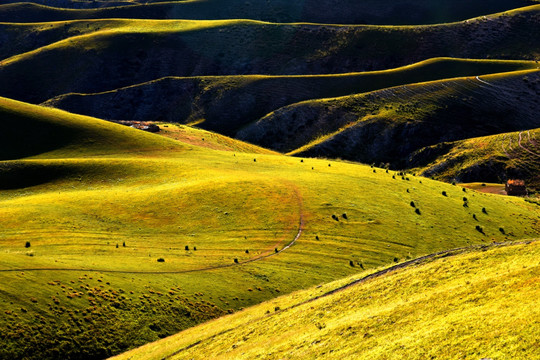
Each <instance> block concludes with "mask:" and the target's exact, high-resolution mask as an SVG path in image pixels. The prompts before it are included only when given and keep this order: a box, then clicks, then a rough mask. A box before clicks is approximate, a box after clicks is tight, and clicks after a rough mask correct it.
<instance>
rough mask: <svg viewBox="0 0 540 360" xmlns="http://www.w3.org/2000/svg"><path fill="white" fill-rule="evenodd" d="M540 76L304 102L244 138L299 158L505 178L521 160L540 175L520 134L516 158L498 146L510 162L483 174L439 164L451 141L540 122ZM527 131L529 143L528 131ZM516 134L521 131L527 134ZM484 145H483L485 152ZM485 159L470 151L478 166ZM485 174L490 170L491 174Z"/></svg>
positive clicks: (508, 75) (438, 84)
mask: <svg viewBox="0 0 540 360" xmlns="http://www.w3.org/2000/svg"><path fill="white" fill-rule="evenodd" d="M538 74H539V73H538V71H537V70H536V71H518V72H513V73H505V74H493V75H487V76H481V77H478V78H477V77H467V78H456V79H450V80H441V81H434V82H428V83H418V84H410V85H406V86H400V87H395V88H389V89H383V90H380V91H375V92H371V93H366V94H359V95H353V96H346V97H340V98H334V99H317V100H311V101H305V102H300V103H298V104H293V105H290V106H288V107H284V108H282V109H279V110H277V111H275V112H273V113H271V114H269V115H267V116H266V117H264V118H262V119H261V120H259V121H258V122H256V123H253V124H251V125H250V126H249V127H246V128H244V129H243V130H242V131H241V132H239V133H238V134H237V137H238V138H240V139H243V140H246V141H249V142H251V143H257V144H259V145H262V146H264V147H272V148H274V149H275V150H278V151H282V152H286V151H289V153H288V154H291V155H296V156H312V157H316V156H319V157H320V156H326V157H330V158H338V157H339V158H343V159H351V160H356V161H362V162H369V163H375V164H380V163H389V164H390V166H391V167H392V168H397V169H400V168H401V169H403V168H420V167H421V168H424V167H425V168H429V169H430V172H429V176H436V174H437V173H438V172H437V171H439V170H441V171H442V170H445V169H446V167H449V168H451V169H453V170H454V173H453V177H452V178H451V179H453V180H456V181H466V182H471V181H503V180H504V179H503V178H504V176H513V173H512V171H511V168H512V167H516V166H518V163H519V168H523V169H522V170H523V171H522V172H523V173H524V174H525V175H527V174H528V175H527V177H528V178H532V177H534V176H535V174H536V176H537V171H536V169H538V157H537V156H535V155H534V154H532V153H529V152H527V151H525V150H523V151H521V150H520V148H518V147H517V142H516V140H517V139H516V138H514V139H513V140H512V141H513V142H512V144H513V145H512V147H513V148H512V150H510V149H509V150H508V152H509V154H510V153H511V152H516V151H517V152H516V155H515V159H514V158H513V156H510V157H507V156H506V154H504V156H505V158H501V156H500V155H501V154H499V150H497V149H495V148H493V147H488V148H489V149H491V148H493V149H494V150H493V151H495V152H494V157H495V159H496V160H497V164H502V165H501V167H498V168H497V169H495V168H494V169H489V168H488V169H484V170H482V171H479V172H478V174H477V175H478V176H476V175H475V174H474V173H471V174H470V175H471V176H467V177H465V175H466V173H465V172H464V173H463V174H459V173H456V172H455V171H456V170H463V169H462V167H461V162H462V161H463V159H461V158H460V157H455V158H452V159H453V161H454V162H451V163H449V164H446V165H445V166H446V167H437V166H435V165H434V163H435V162H436V159H437V158H438V157H439V156H443V155H444V154H446V153H447V152H448V151H450V148H451V147H452V146H453V145H452V143H451V141H457V140H465V139H468V138H472V137H484V136H486V135H494V134H498V133H505V132H508V131H516V130H523V129H536V128H538V126H539V122H538V117H537V116H536V113H537V111H538V110H539V109H538V106H537V102H536V101H535V99H536V97H537V95H536V94H537V93H538V91H540V87H539V85H540V81H539V76H538ZM292 119H296V120H295V121H294V122H293V121H292ZM299 129H302V131H301V132H300V131H299ZM523 134H525V135H524V136H527V139H526V141H527V143H529V140H528V135H527V132H526V131H525V132H523ZM523 134H522V135H523ZM534 134H535V131H534V130H531V136H532V138H531V141H532V143H531V144H530V145H528V146H530V147H531V149H529V150H530V151H532V152H533V153H534V152H537V150H535V149H536V146H537V145H534V141H536V140H535V135H534ZM513 136H514V137H515V136H518V137H519V133H517V134H514V135H513ZM500 137H504V135H501V136H500ZM404 138H407V141H406V143H404V142H403V139H404ZM493 139H496V138H493ZM480 140H481V139H479V141H480ZM507 141H509V139H508V140H507ZM524 141H525V140H524ZM473 142H474V140H471V143H473ZM456 144H457V143H456ZM500 145H501V146H502V145H504V144H503V143H501V144H500ZM471 146H472V148H471V150H475V149H474V146H473V145H471ZM481 150H482V149H481V148H477V149H476V151H477V153H478V154H481V153H482V151H481ZM502 150H503V149H502V147H501V149H500V151H502ZM518 150H519V151H518ZM473 154H474V151H473V152H471V153H470V155H473ZM486 156H487V154H486ZM478 157H480V155H478V156H476V157H473V156H468V158H469V159H470V160H471V165H474V163H473V162H474V159H475V158H478ZM432 162H433V163H432ZM458 163H459V164H460V165H458ZM506 164H508V169H506V167H507V166H506ZM431 165H433V166H431ZM454 165H455V166H454ZM493 170H496V171H493ZM506 170H508V171H506ZM520 171H521V170H520ZM482 174H485V175H486V176H485V178H484V179H483V178H482ZM461 175H463V176H461ZM474 177H476V179H474ZM498 177H500V179H499V178H498ZM461 178H462V179H461ZM492 178H493V179H492ZM444 179H446V180H448V179H449V178H448V177H445V178H444ZM490 179H492V180H490Z"/></svg>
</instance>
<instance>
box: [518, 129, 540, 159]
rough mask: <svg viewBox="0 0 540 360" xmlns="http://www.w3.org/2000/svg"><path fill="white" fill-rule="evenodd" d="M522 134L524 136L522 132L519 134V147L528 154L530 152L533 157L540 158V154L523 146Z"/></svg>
mask: <svg viewBox="0 0 540 360" xmlns="http://www.w3.org/2000/svg"><path fill="white" fill-rule="evenodd" d="M522 134H523V131H520V132H519V140H518V145H519V147H520V148H522V149H523V150H525V151H526V152H528V153H529V154H532V155H534V156H537V157H540V154H538V153H535V152H534V151H531V150H529V149H527V148H526V147H525V146H523V145H522V144H521V137H522ZM530 140H531V134H530V133H529V141H530Z"/></svg>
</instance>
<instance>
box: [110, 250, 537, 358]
mask: <svg viewBox="0 0 540 360" xmlns="http://www.w3.org/2000/svg"><path fill="white" fill-rule="evenodd" d="M539 255H540V244H539V243H538V241H536V242H533V243H529V244H523V245H513V246H507V247H500V248H497V247H495V248H485V249H483V252H481V251H478V250H477V251H472V252H468V253H467V252H466V253H463V254H459V255H457V256H453V257H446V258H439V259H436V260H434V261H432V262H428V263H425V264H423V265H421V266H414V267H408V268H405V269H401V270H397V271H395V272H393V273H389V274H387V275H384V276H380V277H376V278H373V279H370V280H367V281H364V282H360V283H358V284H355V285H353V286H350V287H346V288H345V289H343V290H342V291H338V292H335V293H330V292H332V291H333V290H334V289H338V288H340V287H342V286H345V285H346V284H350V283H354V282H355V281H356V280H357V279H361V278H362V276H365V275H368V274H369V273H370V272H364V273H362V274H358V275H355V276H353V277H350V278H347V279H343V280H340V281H337V282H334V283H330V284H327V285H324V286H322V287H317V288H314V289H310V290H307V291H301V292H298V293H295V294H292V295H289V296H285V297H281V298H278V299H275V300H272V301H270V302H267V303H264V304H261V305H258V306H255V307H253V308H250V309H247V310H245V311H242V312H240V313H237V314H234V315H231V316H227V317H224V318H222V319H219V320H216V321H212V322H209V323H207V324H204V325H201V326H198V327H195V328H193V329H189V330H187V331H184V332H181V333H179V334H177V335H175V336H172V337H170V338H167V339H163V340H161V341H158V342H156V343H153V344H148V345H146V346H144V347H141V348H139V349H136V350H133V351H130V352H128V353H125V354H122V355H121V356H118V357H115V358H114V359H131V360H136V359H165V358H166V359H206V358H208V357H211V358H212V359H233V358H234V359H254V358H258V357H262V358H265V359H282V358H302V359H315V358H316V359H370V360H371V359H387V358H388V356H389V354H392V356H396V357H399V358H404V359H420V358H425V357H431V358H439V357H441V358H460V359H479V358H493V359H499V358H500V359H531V358H537V357H539V356H540V348H539V347H538V346H537V345H538V338H539V336H540V327H539V326H538V325H540V324H539V323H538V319H539V318H540V311H539V310H540V309H539V308H538V306H537V299H538V297H539V296H540V286H539V281H540V278H539V273H540V266H539V264H538V256H539ZM329 293H330V294H329ZM327 294H328V295H327Z"/></svg>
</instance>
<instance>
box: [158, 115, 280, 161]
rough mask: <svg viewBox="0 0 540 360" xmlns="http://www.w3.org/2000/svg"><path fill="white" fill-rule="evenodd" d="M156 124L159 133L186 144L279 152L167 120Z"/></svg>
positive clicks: (243, 150) (217, 148) (225, 149)
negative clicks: (167, 121)
mask: <svg viewBox="0 0 540 360" xmlns="http://www.w3.org/2000/svg"><path fill="white" fill-rule="evenodd" d="M154 124H156V125H158V126H159V127H160V131H159V132H158V134H159V135H162V136H165V137H168V138H171V139H174V140H177V141H180V142H182V143H185V144H190V145H195V146H200V147H205V148H209V149H213V150H223V151H238V152H244V153H252V154H277V153H276V152H275V151H272V150H268V149H265V148H262V147H259V146H256V145H252V144H248V143H246V142H243V141H240V140H235V139H232V138H230V137H227V136H223V135H221V134H217V133H215V132H211V131H206V130H202V129H197V128H194V127H191V126H186V125H180V124H175V123H166V122H154Z"/></svg>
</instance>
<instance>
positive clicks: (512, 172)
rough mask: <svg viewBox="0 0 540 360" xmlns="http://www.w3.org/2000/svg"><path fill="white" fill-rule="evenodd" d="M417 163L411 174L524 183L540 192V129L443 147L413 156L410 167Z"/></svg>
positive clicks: (469, 140) (451, 178) (470, 180)
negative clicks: (520, 181)
mask: <svg viewBox="0 0 540 360" xmlns="http://www.w3.org/2000/svg"><path fill="white" fill-rule="evenodd" d="M416 162H418V163H419V164H422V166H420V167H418V168H416V169H415V168H413V169H412V170H411V171H414V172H417V173H421V174H422V175H424V176H428V177H436V178H437V179H440V180H444V181H447V182H451V181H456V180H457V181H460V182H466V183H467V182H472V181H477V180H478V179H482V180H483V181H485V182H491V183H504V182H506V180H508V179H523V180H525V181H526V184H527V186H528V187H529V188H531V189H540V129H532V130H527V131H519V132H514V133H504V134H497V135H492V136H484V137H479V138H472V139H466V140H459V141H454V142H443V143H439V144H437V145H433V146H428V147H426V148H422V149H420V150H418V152H416V153H414V154H413V155H411V157H410V158H409V166H410V167H414V164H415V163H416ZM426 164H427V165H426Z"/></svg>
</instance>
